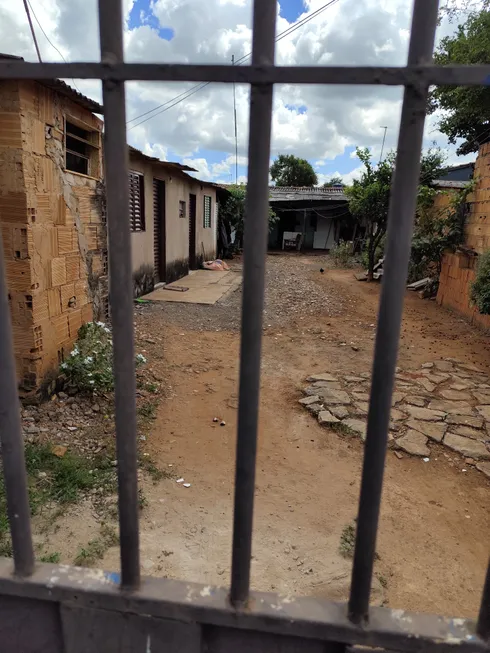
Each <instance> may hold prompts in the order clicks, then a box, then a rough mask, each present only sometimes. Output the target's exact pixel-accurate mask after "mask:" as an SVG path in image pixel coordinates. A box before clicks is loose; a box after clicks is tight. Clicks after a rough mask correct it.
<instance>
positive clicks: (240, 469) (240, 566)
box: [230, 0, 277, 607]
mask: <svg viewBox="0 0 490 653" xmlns="http://www.w3.org/2000/svg"><path fill="white" fill-rule="evenodd" d="M276 5H277V3H276V0H255V2H254V16H253V47H252V63H253V64H255V65H273V64H274V50H275V42H274V37H275V25H276V10H277V6H276ZM272 94H273V87H272V85H271V84H266V85H258V84H257V85H255V84H254V85H252V88H251V97H250V135H249V145H248V188H247V200H246V212H245V215H246V219H245V230H244V265H243V300H242V337H241V347H240V389H239V407H238V435H237V450H236V471H235V509H234V518H233V553H232V567H231V592H230V600H231V602H232V603H233V605H235V606H237V607H239V606H242V605H244V604H245V603H246V602H247V599H248V593H249V587H250V559H251V554H252V528H253V504H254V490H255V458H256V453H257V424H258V413H259V394H260V355H261V348H262V312H263V307H264V277H265V258H266V253H267V234H268V217H269V157H270V140H271V119H272Z"/></svg>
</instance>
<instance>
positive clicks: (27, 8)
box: [24, 0, 43, 63]
mask: <svg viewBox="0 0 490 653" xmlns="http://www.w3.org/2000/svg"><path fill="white" fill-rule="evenodd" d="M24 9H25V10H26V14H27V20H28V22H29V27H30V28H31V34H32V40H33V41H34V47H35V48H36V52H37V58H38V59H39V63H42V62H43V60H42V59H41V53H40V51H39V46H38V44H37V38H36V32H35V31H34V26H33V24H32V20H31V14H30V11H29V5H28V4H27V0H24Z"/></svg>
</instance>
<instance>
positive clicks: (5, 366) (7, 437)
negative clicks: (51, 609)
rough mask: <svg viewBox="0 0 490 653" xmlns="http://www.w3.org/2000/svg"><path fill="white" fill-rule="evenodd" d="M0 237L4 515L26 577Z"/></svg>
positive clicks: (24, 508)
mask: <svg viewBox="0 0 490 653" xmlns="http://www.w3.org/2000/svg"><path fill="white" fill-rule="evenodd" d="M3 252H4V249H3V242H2V237H1V234H0V361H2V373H1V374H0V439H1V443H2V446H1V457H2V465H3V477H4V480H5V491H6V494H7V513H8V518H9V524H10V533H11V535H12V549H13V553H14V561H15V573H16V574H18V575H19V576H27V575H29V574H31V573H32V571H33V569H34V549H33V546H32V534H31V513H30V510H29V497H28V492H27V474H26V468H25V459H24V442H23V438H22V429H21V423H20V403H19V395H18V392H17V379H16V373H15V360H14V345H13V337H12V325H11V323H10V319H11V318H10V307H9V303H8V299H7V293H8V289H7V280H6V274H5V263H4V259H3Z"/></svg>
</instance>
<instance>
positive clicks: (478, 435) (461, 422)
mask: <svg viewBox="0 0 490 653" xmlns="http://www.w3.org/2000/svg"><path fill="white" fill-rule="evenodd" d="M307 381H308V382H309V383H310V384H311V385H308V386H307V387H305V388H304V390H303V393H304V394H305V395H306V396H305V397H304V398H302V399H300V400H299V403H300V404H301V405H302V406H303V407H304V408H305V409H306V410H308V411H309V412H310V413H312V415H314V416H316V417H317V419H318V422H319V423H320V424H321V425H323V426H325V427H327V428H333V429H336V430H337V431H338V432H339V434H341V433H345V432H349V431H350V432H351V433H352V434H353V435H357V436H359V437H360V438H361V439H362V440H363V441H364V440H365V439H366V425H367V410H368V403H367V402H368V399H369V389H370V378H369V374H368V373H367V372H361V373H358V372H356V374H355V375H353V374H352V373H351V374H346V375H341V374H331V373H330V372H325V373H323V374H312V375H311V376H309V377H308V378H307ZM388 440H389V442H388V446H389V447H391V448H393V449H399V450H402V451H404V452H405V453H408V454H410V455H413V456H422V457H424V458H428V457H430V455H431V446H432V445H434V444H440V445H442V446H445V447H447V448H448V449H450V450H451V451H453V452H454V451H456V452H457V453H459V454H461V455H462V456H465V457H466V460H465V464H467V465H473V466H475V468H476V469H478V470H479V471H481V472H482V473H483V474H485V476H488V478H490V462H489V461H490V377H489V376H488V375H487V374H486V373H485V372H484V371H482V370H480V369H478V368H476V367H474V366H473V365H467V364H465V363H464V362H461V361H457V360H455V359H445V360H440V361H434V362H430V363H424V364H423V365H422V366H421V368H420V369H418V370H401V369H397V373H396V376H395V389H394V392H393V401H392V412H391V422H390V433H389V438H388Z"/></svg>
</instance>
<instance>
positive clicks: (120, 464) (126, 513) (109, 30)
mask: <svg viewBox="0 0 490 653" xmlns="http://www.w3.org/2000/svg"><path fill="white" fill-rule="evenodd" d="M99 24H100V45H101V58H102V60H103V61H114V60H116V61H117V60H122V58H123V29H122V26H123V18H122V7H121V0H99ZM102 92H103V98H104V115H105V129H104V145H105V147H104V157H105V184H106V198H107V227H108V249H109V289H110V293H109V299H110V304H111V317H112V326H113V340H114V377H115V408H116V410H115V414H116V443H117V473H118V486H119V493H118V501H119V534H120V542H121V572H122V574H121V584H122V586H123V587H125V588H132V589H135V588H137V587H138V585H139V581H140V565H139V531H138V520H139V503H138V461H137V443H136V379H135V362H134V336H133V280H132V273H131V233H130V220H129V208H128V207H129V185H128V181H127V180H128V148H127V145H126V109H125V94H124V82H121V81H117V82H111V81H104V82H103V85H102Z"/></svg>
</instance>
